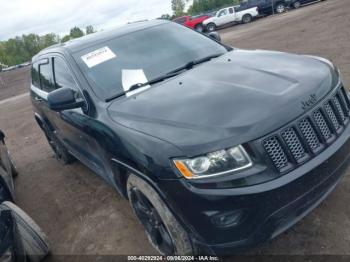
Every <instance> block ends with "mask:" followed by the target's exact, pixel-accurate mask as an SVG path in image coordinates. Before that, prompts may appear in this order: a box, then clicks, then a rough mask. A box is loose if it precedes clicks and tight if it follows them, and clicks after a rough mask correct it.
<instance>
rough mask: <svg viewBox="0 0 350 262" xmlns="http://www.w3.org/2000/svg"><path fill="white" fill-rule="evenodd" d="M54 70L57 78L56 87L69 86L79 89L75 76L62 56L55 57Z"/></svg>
mask: <svg viewBox="0 0 350 262" xmlns="http://www.w3.org/2000/svg"><path fill="white" fill-rule="evenodd" d="M53 72H54V79H55V88H56V89H58V88H62V87H68V88H71V89H73V90H75V91H76V90H78V87H77V85H76V83H75V81H74V78H73V76H72V75H71V73H70V72H69V69H68V66H67V64H66V62H65V61H64V60H63V59H62V58H60V57H54V58H53Z"/></svg>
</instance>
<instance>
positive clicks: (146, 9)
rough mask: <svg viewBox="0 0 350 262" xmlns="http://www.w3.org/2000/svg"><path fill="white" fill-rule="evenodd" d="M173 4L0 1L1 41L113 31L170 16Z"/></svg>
mask: <svg viewBox="0 0 350 262" xmlns="http://www.w3.org/2000/svg"><path fill="white" fill-rule="evenodd" d="M170 2H171V1H170V0H94V1H91V0H90V1H89V0H0V40H7V39H8V38H11V37H14V36H17V35H22V34H29V33H36V34H45V33H51V32H53V33H57V34H59V35H60V36H63V35H64V34H67V33H68V32H69V30H70V28H72V27H73V26H79V27H81V28H84V29H85V27H86V26H87V25H93V26H94V27H95V29H98V30H101V29H110V28H112V27H115V26H120V25H123V24H125V23H127V22H132V21H138V20H143V19H153V18H157V17H159V16H160V15H162V14H165V13H169V14H171V13H172V12H171V4H170Z"/></svg>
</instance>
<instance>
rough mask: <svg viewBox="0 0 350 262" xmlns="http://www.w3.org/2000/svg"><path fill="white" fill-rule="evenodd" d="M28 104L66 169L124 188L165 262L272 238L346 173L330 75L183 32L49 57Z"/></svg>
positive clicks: (342, 107) (40, 61) (340, 111)
mask: <svg viewBox="0 0 350 262" xmlns="http://www.w3.org/2000/svg"><path fill="white" fill-rule="evenodd" d="M31 97H32V103H33V108H34V112H35V119H36V120H37V122H38V124H39V125H40V127H41V128H42V129H43V131H44V133H45V135H46V137H47V139H48V141H49V144H50V145H51V146H52V148H53V150H54V152H55V153H56V156H57V159H58V160H60V161H61V162H62V163H64V164H67V163H70V162H71V161H72V160H73V159H78V160H80V161H81V162H82V163H84V164H85V165H87V166H88V167H89V168H91V169H92V170H93V171H94V172H96V174H98V175H100V176H101V177H103V178H104V179H105V180H106V181H107V182H108V183H110V184H111V185H113V186H114V187H115V188H116V190H118V191H119V192H120V194H122V195H123V196H124V197H126V198H127V199H128V200H129V201H130V204H131V206H132V208H133V210H134V211H135V214H136V216H137V217H138V218H139V220H140V221H141V223H142V224H143V226H144V227H145V230H146V232H147V234H148V236H149V239H150V241H151V242H152V244H153V245H154V246H155V247H156V248H157V249H158V250H159V252H161V253H163V254H199V253H201V254H202V253H210V254H230V253H232V252H233V251H235V250H238V249H240V248H242V247H247V246H250V245H254V244H257V243H259V242H261V241H265V240H268V239H270V238H273V237H275V236H276V235H278V234H279V233H281V232H283V231H284V230H286V229H287V228H289V227H290V226H292V225H293V224H295V223H296V222H297V221H299V220H300V219H301V218H302V217H303V216H305V215H306V214H307V213H308V212H310V211H311V210H312V209H314V208H315V207H316V206H317V205H318V204H319V203H320V202H321V201H322V200H323V199H324V198H325V197H326V196H327V195H328V194H329V193H330V192H331V191H332V190H333V189H334V187H335V186H336V185H337V183H338V182H339V180H340V179H341V177H342V176H343V174H344V170H345V168H346V167H347V166H348V164H349V146H350V141H349V136H350V129H349V119H350V118H349V108H350V102H349V98H348V94H347V92H346V90H345V88H344V87H343V85H342V80H341V77H340V74H339V71H338V69H337V68H336V67H335V66H334V65H333V64H332V63H330V62H329V61H328V60H325V59H322V58H319V57H312V56H303V55H295V54H287V53H281V52H272V51H261V50H252V51H248V50H240V49H236V48H231V47H228V46H225V45H224V44H221V43H219V42H218V41H215V40H213V39H210V38H209V37H207V36H205V35H202V34H200V33H197V32H195V31H193V30H191V29H188V28H185V27H183V26H180V25H177V24H175V23H172V22H165V21H151V22H143V23H136V24H130V25H127V26H125V27H122V28H119V29H116V30H114V31H110V32H101V33H96V34H93V35H90V36H88V37H83V38H81V39H77V40H73V41H70V42H68V43H64V44H59V45H57V46H53V47H50V48H48V49H46V50H44V51H41V52H40V53H39V54H38V55H36V56H35V57H34V58H33V65H32V84H31ZM121 212H122V211H121ZM115 233H116V234H118V232H115Z"/></svg>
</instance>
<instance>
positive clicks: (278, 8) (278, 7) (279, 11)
mask: <svg viewBox="0 0 350 262" xmlns="http://www.w3.org/2000/svg"><path fill="white" fill-rule="evenodd" d="M275 10H276V13H277V14H282V13H284V12H285V11H286V6H285V5H284V4H283V3H278V4H276V7H275Z"/></svg>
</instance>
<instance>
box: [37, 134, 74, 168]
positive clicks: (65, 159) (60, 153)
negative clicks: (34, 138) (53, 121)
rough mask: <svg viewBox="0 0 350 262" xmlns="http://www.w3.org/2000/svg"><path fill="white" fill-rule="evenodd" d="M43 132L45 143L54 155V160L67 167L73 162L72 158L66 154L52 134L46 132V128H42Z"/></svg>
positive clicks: (63, 147) (65, 150)
mask: <svg viewBox="0 0 350 262" xmlns="http://www.w3.org/2000/svg"><path fill="white" fill-rule="evenodd" d="M44 132H45V135H46V138H47V141H48V142H49V145H50V146H51V148H52V150H53V152H54V153H55V157H56V159H57V160H58V161H59V162H60V163H62V164H63V165H68V164H70V163H72V162H74V160H75V159H74V157H73V156H72V155H71V154H70V153H69V152H68V150H67V149H66V148H65V146H64V145H63V144H62V143H61V142H60V141H59V140H58V139H57V138H56V136H55V135H54V133H53V132H51V131H49V130H47V128H44Z"/></svg>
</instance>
